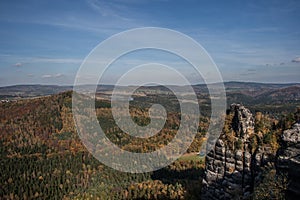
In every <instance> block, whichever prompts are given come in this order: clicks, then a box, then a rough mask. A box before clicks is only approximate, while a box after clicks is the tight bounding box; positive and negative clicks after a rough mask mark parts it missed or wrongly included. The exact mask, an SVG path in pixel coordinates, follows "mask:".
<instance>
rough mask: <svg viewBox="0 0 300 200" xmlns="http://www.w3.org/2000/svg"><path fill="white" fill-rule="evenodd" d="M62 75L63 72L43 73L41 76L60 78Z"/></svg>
mask: <svg viewBox="0 0 300 200" xmlns="http://www.w3.org/2000/svg"><path fill="white" fill-rule="evenodd" d="M63 76H64V75H63V74H60V73H58V74H44V75H42V78H60V77H63Z"/></svg>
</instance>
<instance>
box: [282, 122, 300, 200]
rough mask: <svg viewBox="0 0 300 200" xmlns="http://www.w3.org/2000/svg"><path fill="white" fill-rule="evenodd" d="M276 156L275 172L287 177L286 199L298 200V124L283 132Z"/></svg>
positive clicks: (299, 176)
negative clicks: (285, 174) (284, 174)
mask: <svg viewBox="0 0 300 200" xmlns="http://www.w3.org/2000/svg"><path fill="white" fill-rule="evenodd" d="M277 155H278V156H277V163H276V167H277V172H278V173H287V175H288V182H289V184H288V188H287V192H286V199H300V181H299V180H300V123H296V124H294V126H293V127H292V129H289V130H285V131H284V132H283V135H282V145H281V148H280V149H279V150H278V153H277Z"/></svg>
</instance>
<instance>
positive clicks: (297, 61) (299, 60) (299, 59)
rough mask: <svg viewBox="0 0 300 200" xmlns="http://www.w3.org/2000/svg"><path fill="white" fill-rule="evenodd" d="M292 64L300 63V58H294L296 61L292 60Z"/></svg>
mask: <svg viewBox="0 0 300 200" xmlns="http://www.w3.org/2000/svg"><path fill="white" fill-rule="evenodd" d="M292 62H295V63H299V62H300V57H297V58H294V59H293V60H292Z"/></svg>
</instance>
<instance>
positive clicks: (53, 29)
mask: <svg viewBox="0 0 300 200" xmlns="http://www.w3.org/2000/svg"><path fill="white" fill-rule="evenodd" d="M299 19H300V2H299V1H297V0H296V1H290V0H287V1H276V0H275V1H230V0H229V1H200V0H198V1H197V0H194V1H192V0H187V1H177V0H173V1H171V0H152V1H150V0H112V1H101V0H82V1H71V0H28V1H17V0H2V1H1V2H0V27H1V28H0V70H1V74H0V86H4V85H16V84H59V85H71V84H73V82H74V77H75V75H76V72H77V70H78V69H79V67H80V65H81V63H82V61H83V59H84V58H85V57H86V56H87V55H88V54H89V52H90V51H91V50H92V49H93V48H94V47H95V46H96V45H98V44H99V43H100V42H101V41H103V40H105V39H106V38H108V37H110V36H111V35H113V34H116V33H119V32H120V31H125V30H128V29H131V28H139V27H148V26H154V27H163V28H169V29H174V30H176V31H180V32H182V33H184V34H186V35H188V36H190V37H192V38H193V39H195V40H196V41H197V42H199V43H200V44H201V45H202V46H203V47H204V48H205V49H206V50H207V51H208V53H209V54H210V55H211V57H212V58H213V60H214V61H215V63H216V64H217V66H218V67H219V70H220V72H221V74H222V76H223V79H224V80H225V81H256V82H281V83H286V82H300V78H299V74H300V21H299ZM137 55H139V54H137ZM139 56H140V55H139ZM139 56H135V59H141V57H139ZM143 56H144V57H147V56H148V57H149V58H150V57H153V54H151V53H150V54H148V55H143ZM130 59H132V58H130ZM182 67H184V66H182ZM117 72H118V69H117V67H115V68H113V69H112V70H111V73H110V74H108V75H107V76H113V74H114V73H117ZM108 80H109V78H108ZM108 82H109V81H108ZM196 82H200V79H199V81H198V79H194V80H193V83H196Z"/></svg>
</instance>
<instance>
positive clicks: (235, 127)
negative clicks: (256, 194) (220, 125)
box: [202, 104, 264, 199]
mask: <svg viewBox="0 0 300 200" xmlns="http://www.w3.org/2000/svg"><path fill="white" fill-rule="evenodd" d="M229 116H231V118H230V119H229V120H230V123H229V124H230V128H229V133H225V132H224V133H222V134H221V136H220V138H219V139H218V140H217V143H216V145H215V148H214V149H213V150H212V151H210V152H209V153H208V154H207V156H206V164H205V175H204V178H203V184H202V185H203V186H202V199H250V198H251V194H252V191H253V185H254V182H255V177H257V172H256V171H257V169H258V168H259V167H260V165H261V163H262V162H263V158H264V153H263V152H264V149H257V150H256V151H255V153H252V152H253V150H251V149H250V145H249V143H250V141H249V138H250V136H251V135H252V134H254V118H253V116H252V114H251V112H250V111H249V110H248V109H247V108H245V107H244V106H242V105H240V104H232V105H231V107H230V113H229Z"/></svg>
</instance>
